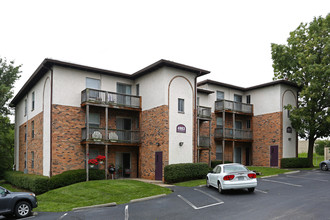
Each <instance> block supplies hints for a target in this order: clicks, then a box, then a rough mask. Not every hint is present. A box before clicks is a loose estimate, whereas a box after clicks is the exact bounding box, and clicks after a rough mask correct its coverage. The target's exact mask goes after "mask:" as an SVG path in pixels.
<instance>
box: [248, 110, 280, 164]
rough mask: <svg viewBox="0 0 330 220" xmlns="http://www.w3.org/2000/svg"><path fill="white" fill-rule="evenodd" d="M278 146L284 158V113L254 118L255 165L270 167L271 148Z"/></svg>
mask: <svg viewBox="0 0 330 220" xmlns="http://www.w3.org/2000/svg"><path fill="white" fill-rule="evenodd" d="M272 145H278V160H279V162H278V164H279V166H280V162H281V158H282V149H283V148H282V145H283V144H282V112H276V113H271V114H265V115H258V116H255V117H253V145H252V146H253V153H252V154H253V165H255V166H270V146H272Z"/></svg>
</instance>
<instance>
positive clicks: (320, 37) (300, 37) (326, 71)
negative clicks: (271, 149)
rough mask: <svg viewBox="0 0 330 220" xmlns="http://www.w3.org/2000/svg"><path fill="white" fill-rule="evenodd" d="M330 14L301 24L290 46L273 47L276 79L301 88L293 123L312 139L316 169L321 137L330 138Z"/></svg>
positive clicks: (310, 155)
mask: <svg viewBox="0 0 330 220" xmlns="http://www.w3.org/2000/svg"><path fill="white" fill-rule="evenodd" d="M329 32H330V14H328V15H327V16H326V18H322V17H321V16H320V17H318V18H314V19H313V21H312V22H310V23H309V25H308V24H307V23H306V24H304V23H301V24H300V25H299V26H298V28H297V29H296V30H294V31H293V32H291V33H290V37H289V38H288V39H287V43H288V44H287V45H279V44H274V43H273V44H272V45H271V49H272V59H273V68H274V73H275V76H274V79H286V80H289V81H292V82H295V83H297V85H298V86H300V87H301V91H300V93H299V98H298V108H296V107H292V106H291V105H288V106H286V108H287V109H289V110H291V113H290V120H291V123H292V127H293V128H295V129H296V130H297V132H298V134H299V136H300V137H301V138H305V139H308V162H309V165H310V166H313V148H314V143H315V140H316V139H317V138H323V137H327V136H329V135H330V129H329V128H330V116H329V111H330V108H329V105H330V37H329Z"/></svg>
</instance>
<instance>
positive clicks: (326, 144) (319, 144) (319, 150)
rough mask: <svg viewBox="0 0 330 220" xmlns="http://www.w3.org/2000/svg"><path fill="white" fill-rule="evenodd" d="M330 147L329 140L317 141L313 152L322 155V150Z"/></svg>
mask: <svg viewBox="0 0 330 220" xmlns="http://www.w3.org/2000/svg"><path fill="white" fill-rule="evenodd" d="M325 147H330V140H317V141H315V152H316V153H317V154H318V155H322V156H323V155H324V148H325Z"/></svg>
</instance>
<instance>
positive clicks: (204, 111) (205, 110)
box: [197, 106, 211, 120]
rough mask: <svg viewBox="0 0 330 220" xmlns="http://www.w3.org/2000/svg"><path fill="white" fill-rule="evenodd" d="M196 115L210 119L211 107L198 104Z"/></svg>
mask: <svg viewBox="0 0 330 220" xmlns="http://www.w3.org/2000/svg"><path fill="white" fill-rule="evenodd" d="M197 117H198V118H199V119H208V120H210V119H211V108H210V107H204V106H198V111H197Z"/></svg>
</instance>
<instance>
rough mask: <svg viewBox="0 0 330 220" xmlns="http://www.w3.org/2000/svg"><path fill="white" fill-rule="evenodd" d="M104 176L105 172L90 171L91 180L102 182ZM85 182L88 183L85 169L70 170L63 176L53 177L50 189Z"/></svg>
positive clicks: (62, 174)
mask: <svg viewBox="0 0 330 220" xmlns="http://www.w3.org/2000/svg"><path fill="white" fill-rule="evenodd" d="M104 176H105V174H104V170H94V169H90V170H89V180H102V179H104ZM84 181H86V170H85V169H81V170H68V171H65V172H63V173H61V174H58V175H55V176H52V177H51V178H50V180H49V189H50V190H51V189H56V188H60V187H64V186H68V185H71V184H74V183H79V182H84Z"/></svg>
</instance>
